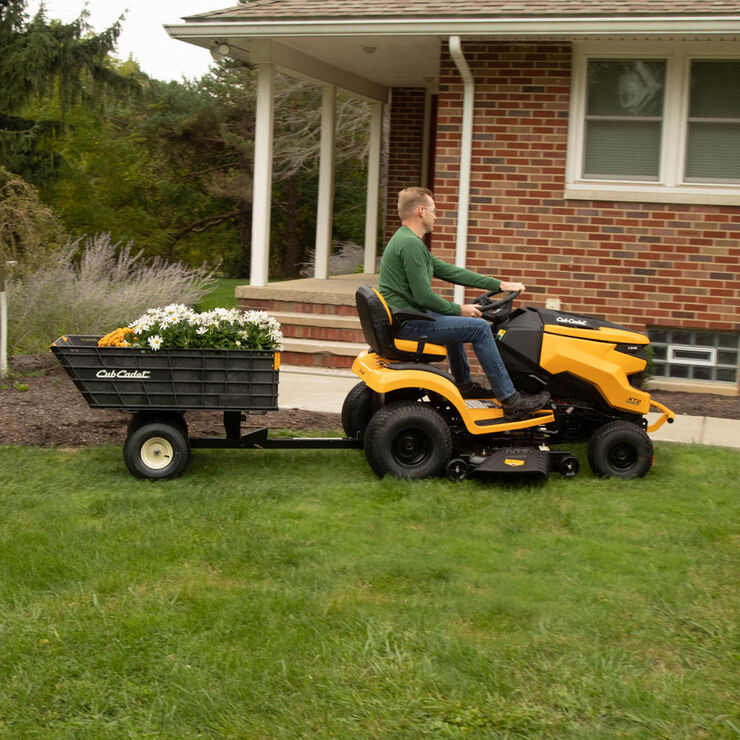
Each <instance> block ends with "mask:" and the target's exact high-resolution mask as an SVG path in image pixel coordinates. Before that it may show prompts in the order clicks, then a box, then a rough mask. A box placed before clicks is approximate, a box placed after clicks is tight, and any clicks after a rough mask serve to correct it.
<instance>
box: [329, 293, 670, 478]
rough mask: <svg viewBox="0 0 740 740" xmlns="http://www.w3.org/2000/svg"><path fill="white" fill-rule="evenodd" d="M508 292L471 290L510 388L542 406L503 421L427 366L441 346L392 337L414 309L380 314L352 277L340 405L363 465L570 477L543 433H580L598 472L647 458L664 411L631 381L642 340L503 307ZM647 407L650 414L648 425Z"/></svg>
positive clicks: (632, 467)
mask: <svg viewBox="0 0 740 740" xmlns="http://www.w3.org/2000/svg"><path fill="white" fill-rule="evenodd" d="M517 295H518V294H517V293H509V294H507V295H506V296H505V297H503V298H500V299H498V300H493V299H492V296H493V293H486V294H484V295H482V296H480V297H479V298H477V299H476V301H475V302H476V303H477V304H478V306H479V308H480V310H481V312H482V314H483V316H484V317H485V318H486V319H487V320H488V321H489V322H490V323H491V328H492V331H494V333H495V336H496V340H497V343H498V347H499V350H500V352H501V357H502V359H503V361H504V364H505V365H506V368H507V370H508V372H509V374H510V375H511V378H512V380H513V382H514V385H515V386H516V387H517V388H518V389H519V390H521V391H524V392H526V393H537V392H539V391H541V390H543V389H546V390H548V391H549V392H550V394H551V397H552V401H551V403H550V405H549V406H548V407H547V408H545V409H541V410H539V411H536V412H534V413H533V414H532V415H531V416H529V417H527V418H525V419H518V420H509V419H507V418H505V416H504V411H503V409H502V408H501V405H500V403H498V402H497V401H496V399H464V398H463V397H462V396H461V394H460V391H459V390H458V388H457V386H456V385H455V382H454V379H453V377H452V376H451V375H450V374H448V373H446V372H445V371H443V370H441V369H440V368H438V367H436V366H435V365H434V364H432V363H434V362H439V361H441V360H443V359H445V357H446V350H445V348H444V347H441V346H439V345H433V344H425V343H424V342H423V341H419V342H415V341H408V340H401V339H397V338H396V336H395V333H396V331H397V327H398V326H399V325H400V324H401V323H402V322H403V321H407V320H410V319H422V320H430V321H432V320H433V319H432V317H430V316H428V315H427V314H424V313H420V312H415V311H390V310H389V308H388V306H387V304H386V303H385V300H384V299H383V297H382V296H381V295H380V293H378V291H376V290H375V289H373V288H370V287H368V286H361V287H360V288H359V289H358V291H357V293H356V299H357V308H358V313H359V315H360V321H361V323H362V329H363V333H364V335H365V339H366V340H367V342H368V344H369V345H370V348H369V349H368V350H367V351H365V352H362V353H361V354H360V355H359V356H358V357H357V358H356V360H355V362H354V365H353V368H352V369H353V371H354V372H355V373H356V374H357V375H358V376H359V378H360V380H361V382H360V383H358V384H357V385H356V386H355V387H354V388H353V389H352V390H351V391H350V393H349V394H348V396H347V398H346V399H345V402H344V406H343V408H342V423H343V426H344V430H345V432H346V434H347V436H348V437H355V438H359V439H362V440H363V441H364V447H365V454H366V456H367V459H368V462H369V464H370V467H371V468H372V469H373V470H374V472H375V473H376V474H377V475H379V476H381V477H382V476H383V475H385V474H391V475H397V476H400V477H406V478H424V477H427V476H432V475H439V474H442V473H446V474H447V475H448V476H449V477H450V478H451V479H453V480H462V479H463V478H465V477H467V476H468V475H474V474H483V473H492V474H506V473H511V474H516V475H520V476H521V475H530V476H534V477H543V476H544V477H546V476H547V475H548V474H549V472H550V471H551V470H553V469H554V470H557V471H558V472H560V473H561V474H563V475H565V476H567V477H570V476H573V475H575V474H576V473H577V472H578V467H579V466H578V460H577V459H576V458H575V457H573V455H572V454H571V453H570V452H567V451H560V450H551V449H550V446H549V445H550V443H551V442H572V441H586V440H587V441H588V443H589V444H588V460H589V464H590V466H591V468H592V470H593V471H594V472H595V473H596V474H597V475H600V476H616V477H620V478H634V477H639V476H643V475H645V474H646V473H647V472H648V470H649V469H650V467H651V465H652V459H653V447H652V443H651V441H650V438H649V437H648V435H647V432H649V431H654V430H656V429H657V428H658V427H660V426H661V425H662V424H663V423H664V422H665V421H668V422H672V421H673V417H674V414H673V412H672V411H670V410H669V409H667V408H665V407H664V406H662V405H661V404H658V403H657V402H655V401H653V400H652V399H651V398H650V394H649V393H647V392H646V391H643V390H641V389H640V387H639V383H640V380H641V375H642V373H643V372H644V371H645V368H646V365H647V354H646V348H647V346H648V338H647V337H646V336H644V335H642V334H639V333H637V332H633V331H630V330H628V329H625V328H624V327H621V326H617V325H616V324H611V323H609V322H606V321H603V320H600V319H596V318H592V317H588V316H580V315H578V314H571V313H566V312H560V311H552V310H548V309H542V308H532V307H527V308H518V309H516V310H514V311H512V302H513V300H514V298H516V296H517ZM651 408H657V409H658V410H660V411H661V412H662V413H661V416H660V417H659V419H658V420H657V421H656V422H655V423H654V424H653V425H652V426H650V427H648V425H647V421H646V418H645V415H646V414H647V413H648V411H649V410H650V409H651Z"/></svg>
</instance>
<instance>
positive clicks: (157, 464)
mask: <svg viewBox="0 0 740 740" xmlns="http://www.w3.org/2000/svg"><path fill="white" fill-rule="evenodd" d="M140 454H141V461H142V462H143V463H144V465H146V466H147V467H148V468H152V470H162V468H166V467H167V466H168V465H169V464H170V463H171V462H172V458H173V456H174V450H173V449H172V445H171V444H170V443H169V442H168V441H167V440H166V439H164V437H151V438H150V439H148V440H147V441H146V442H144V444H143V445H142V446H141V453H140Z"/></svg>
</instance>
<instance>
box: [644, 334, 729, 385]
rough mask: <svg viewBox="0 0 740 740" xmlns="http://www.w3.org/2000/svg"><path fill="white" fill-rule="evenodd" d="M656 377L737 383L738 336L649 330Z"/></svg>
mask: <svg viewBox="0 0 740 740" xmlns="http://www.w3.org/2000/svg"><path fill="white" fill-rule="evenodd" d="M648 336H649V338H650V346H651V347H652V350H653V365H654V370H653V373H654V375H655V377H656V378H672V379H676V380H706V381H712V382H720V383H737V381H738V358H739V357H740V334H732V333H730V332H704V331H689V330H686V329H663V328H653V329H649V330H648Z"/></svg>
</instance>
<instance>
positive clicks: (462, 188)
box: [449, 36, 475, 304]
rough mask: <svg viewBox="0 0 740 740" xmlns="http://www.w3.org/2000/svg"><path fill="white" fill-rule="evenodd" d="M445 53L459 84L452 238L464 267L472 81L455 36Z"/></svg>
mask: <svg viewBox="0 0 740 740" xmlns="http://www.w3.org/2000/svg"><path fill="white" fill-rule="evenodd" d="M449 50H450V56H451V57H452V60H453V61H454V62H455V66H456V67H457V70H458V72H459V73H460V77H462V80H463V113H462V132H461V136H460V176H459V179H458V188H457V234H456V237H455V265H456V266H457V267H465V266H466V264H467V260H468V215H469V211H470V176H471V170H472V158H473V116H474V106H475V80H474V79H473V75H472V74H471V72H470V67H469V66H468V63H467V61H466V60H465V55H464V54H463V50H462V44H461V43H460V37H459V36H451V37H450V41H449ZM453 296H454V300H455V303H460V304H462V303H463V301H464V300H465V288H464V286H462V285H456V286H455V288H454V292H453Z"/></svg>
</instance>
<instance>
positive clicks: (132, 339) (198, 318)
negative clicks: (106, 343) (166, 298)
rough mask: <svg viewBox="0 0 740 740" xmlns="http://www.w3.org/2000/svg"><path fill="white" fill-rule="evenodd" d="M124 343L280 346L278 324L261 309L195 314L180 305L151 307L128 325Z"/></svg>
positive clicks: (146, 345) (147, 345) (150, 346)
mask: <svg viewBox="0 0 740 740" xmlns="http://www.w3.org/2000/svg"><path fill="white" fill-rule="evenodd" d="M129 328H130V329H131V330H132V332H133V333H132V334H131V335H128V336H126V337H125V340H124V341H126V342H127V346H131V347H144V348H147V349H152V350H158V349H161V348H163V347H166V348H172V347H188V348H196V349H257V350H264V349H280V347H281V343H282V341H283V335H282V333H281V331H280V324H279V323H278V322H277V321H276V320H275V319H274V318H273V317H272V316H269V315H268V314H267V313H265V312H264V311H240V310H238V309H236V308H232V309H227V308H214V309H213V310H212V311H204V312H203V313H198V312H196V311H193V310H192V309H190V308H188V307H187V306H184V305H181V304H175V303H172V304H170V305H169V306H165V307H164V308H151V309H149V310H148V311H147V312H146V313H144V314H142V315H141V316H139V318H138V319H136V321H134V322H133V323H132V324H130V325H129Z"/></svg>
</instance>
